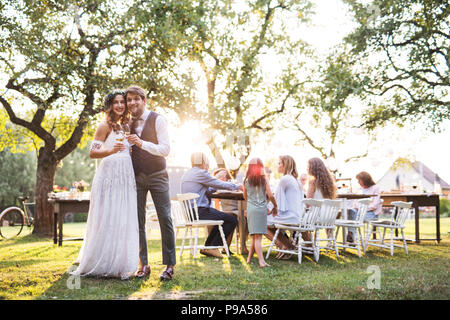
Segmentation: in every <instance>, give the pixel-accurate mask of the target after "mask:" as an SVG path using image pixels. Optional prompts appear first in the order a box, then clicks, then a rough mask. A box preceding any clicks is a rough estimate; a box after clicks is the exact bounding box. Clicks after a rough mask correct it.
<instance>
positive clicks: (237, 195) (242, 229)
mask: <svg viewBox="0 0 450 320" xmlns="http://www.w3.org/2000/svg"><path fill="white" fill-rule="evenodd" d="M211 198H214V199H226V200H236V201H237V202H238V212H239V215H238V228H239V234H240V238H239V244H240V246H239V253H240V254H245V253H246V252H245V250H244V249H245V248H246V240H247V237H246V236H244V235H246V230H247V220H246V219H245V216H244V210H245V208H246V201H245V199H244V193H243V192H240V191H227V192H223V191H220V192H215V193H213V194H211Z"/></svg>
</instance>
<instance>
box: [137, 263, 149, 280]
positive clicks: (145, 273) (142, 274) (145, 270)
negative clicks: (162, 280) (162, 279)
mask: <svg viewBox="0 0 450 320" xmlns="http://www.w3.org/2000/svg"><path fill="white" fill-rule="evenodd" d="M150 272H151V270H150V266H149V265H148V264H146V265H145V266H143V267H142V269H139V270H138V271H136V272H135V274H134V276H135V277H136V278H145V277H146V276H148V275H149V274H150Z"/></svg>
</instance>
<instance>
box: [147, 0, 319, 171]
mask: <svg viewBox="0 0 450 320" xmlns="http://www.w3.org/2000/svg"><path fill="white" fill-rule="evenodd" d="M144 6H148V7H149V10H147V11H152V10H150V9H151V8H152V7H153V6H154V4H153V3H146V4H144ZM173 6H175V4H173V3H169V4H167V8H168V9H169V10H171V8H172V7H173ZM310 8H311V4H310V3H309V2H308V1H306V0H290V1H284V0H278V1H274V0H252V1H231V0H207V1H201V2H199V3H198V5H197V6H195V7H192V8H190V9H189V10H187V11H186V14H185V15H184V16H182V17H178V19H179V20H180V21H182V22H184V21H187V23H188V25H189V28H188V30H187V33H186V36H185V37H178V38H177V39H178V41H179V42H178V43H177V44H176V45H174V48H173V50H176V51H177V55H175V56H174V57H175V60H174V61H173V63H171V64H168V65H166V67H167V68H166V69H165V72H166V74H168V75H170V77H166V79H167V82H168V83H167V84H166V86H160V85H159V86H155V85H154V84H155V83H156V81H155V79H154V78H147V80H146V83H147V85H146V87H148V88H150V89H151V91H152V92H151V95H150V97H151V99H150V100H151V101H152V102H153V103H155V104H157V105H159V106H163V107H165V108H169V109H172V110H174V111H175V112H176V113H177V114H178V115H179V116H180V118H181V119H198V120H200V121H202V122H203V123H205V124H207V125H208V129H207V131H208V133H209V141H208V142H207V143H208V145H209V147H210V149H211V151H212V153H213V155H214V156H215V158H216V162H217V163H218V165H219V166H224V165H225V163H224V160H223V157H222V151H223V149H224V148H227V147H228V149H230V150H229V151H231V152H233V151H236V150H239V151H238V152H237V153H238V154H236V156H238V157H240V158H241V159H240V160H241V163H242V162H243V160H245V158H246V157H248V155H249V153H250V132H251V131H255V130H270V129H271V128H272V127H273V125H272V124H271V122H272V120H273V119H274V117H275V116H276V115H277V114H281V113H283V112H284V111H285V110H286V108H287V105H286V104H287V102H286V101H287V100H288V98H289V96H290V95H292V93H293V91H295V90H294V89H293V87H295V88H296V89H297V88H298V86H299V85H298V84H297V83H296V82H295V81H294V80H295V76H296V73H297V72H298V71H299V70H300V69H301V68H302V67H303V65H304V63H305V57H306V56H307V55H308V53H309V51H308V49H307V46H306V44H305V43H304V42H303V41H302V40H301V37H299V35H301V34H299V32H298V28H299V25H300V24H301V23H304V22H305V21H307V19H308V17H309V16H310V12H311V10H310ZM295 29H297V31H293V30H295ZM275 65H278V66H280V69H279V70H273V67H274V66H275ZM268 71H271V73H270V72H268ZM155 74H158V73H155ZM270 74H271V75H272V77H273V78H269V77H270ZM155 78H156V77H155ZM294 82H295V83H294ZM196 84H199V85H196ZM152 89H153V90H152ZM199 90H200V92H199ZM202 95H204V96H206V102H205V103H202V102H201V101H202V99H201V96H202ZM224 137H225V138H224Z"/></svg>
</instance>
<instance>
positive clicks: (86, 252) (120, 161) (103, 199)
mask: <svg viewBox="0 0 450 320" xmlns="http://www.w3.org/2000/svg"><path fill="white" fill-rule="evenodd" d="M117 135H118V134H117V133H115V132H114V131H111V133H110V134H109V135H108V137H107V138H106V141H105V142H104V147H106V148H112V146H113V145H114V143H115V142H116V138H117ZM125 143H126V142H125ZM76 262H78V263H79V266H78V268H77V269H76V270H75V271H74V272H72V273H71V274H73V275H81V276H99V277H114V278H115V277H118V278H121V279H127V278H129V277H131V276H132V275H133V273H134V272H135V271H136V269H137V267H138V263H139V228H138V216H137V197H136V182H135V178H134V171H133V165H132V162H131V157H130V153H129V146H127V150H125V151H121V152H118V153H115V154H112V155H110V156H107V157H105V158H103V159H102V161H101V163H100V165H99V167H98V169H97V171H96V173H95V176H94V179H93V182H92V189H91V198H90V206H89V215H88V220H87V225H86V233H85V236H84V241H83V244H82V247H81V250H80V253H79V255H78V258H77V260H76Z"/></svg>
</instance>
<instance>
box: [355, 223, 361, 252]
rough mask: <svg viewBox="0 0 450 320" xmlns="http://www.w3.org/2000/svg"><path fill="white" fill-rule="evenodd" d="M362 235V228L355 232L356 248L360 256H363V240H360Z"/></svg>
mask: <svg viewBox="0 0 450 320" xmlns="http://www.w3.org/2000/svg"><path fill="white" fill-rule="evenodd" d="M360 235H361V229H360V228H358V232H355V241H356V248H357V250H358V257H359V258H361V242H360V241H359V238H360Z"/></svg>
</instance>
